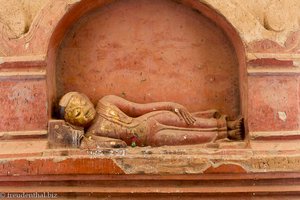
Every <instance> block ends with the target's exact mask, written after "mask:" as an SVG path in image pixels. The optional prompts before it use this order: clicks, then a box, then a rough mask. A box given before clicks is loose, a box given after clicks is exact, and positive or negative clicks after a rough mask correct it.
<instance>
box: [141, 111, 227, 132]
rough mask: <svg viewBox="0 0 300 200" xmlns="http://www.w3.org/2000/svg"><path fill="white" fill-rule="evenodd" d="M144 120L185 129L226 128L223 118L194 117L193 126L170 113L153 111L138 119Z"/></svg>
mask: <svg viewBox="0 0 300 200" xmlns="http://www.w3.org/2000/svg"><path fill="white" fill-rule="evenodd" d="M140 118H141V119H144V120H155V121H157V122H158V123H160V124H162V125H167V126H173V127H185V128H204V129H205V128H220V127H225V128H226V120H225V118H222V117H221V118H220V119H216V118H199V117H195V119H196V121H195V123H194V124H191V125H188V124H187V123H186V122H185V121H184V120H183V119H181V118H180V117H179V116H178V115H176V114H175V113H173V112H170V111H155V112H151V113H148V114H146V115H143V116H141V117H140Z"/></svg>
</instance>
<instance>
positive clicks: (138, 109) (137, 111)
mask: <svg viewBox="0 0 300 200" xmlns="http://www.w3.org/2000/svg"><path fill="white" fill-rule="evenodd" d="M100 101H101V102H102V103H105V102H107V103H110V104H113V105H115V106H117V107H118V108H119V109H120V110H122V111H123V112H124V113H125V114H127V115H128V116H131V117H139V116H141V115H144V114H147V113H149V112H154V111H164V110H166V111H172V112H175V113H176V114H177V115H178V116H179V117H181V118H183V119H184V120H185V121H186V122H187V123H188V124H192V123H194V121H195V119H194V118H193V117H192V115H191V114H190V113H189V112H188V111H187V110H186V109H185V107H184V106H182V105H180V104H177V103H173V102H155V103H147V104H139V103H134V102H130V101H128V100H126V99H123V98H121V97H118V96H114V95H108V96H105V97H103V98H102V99H101V100H100Z"/></svg>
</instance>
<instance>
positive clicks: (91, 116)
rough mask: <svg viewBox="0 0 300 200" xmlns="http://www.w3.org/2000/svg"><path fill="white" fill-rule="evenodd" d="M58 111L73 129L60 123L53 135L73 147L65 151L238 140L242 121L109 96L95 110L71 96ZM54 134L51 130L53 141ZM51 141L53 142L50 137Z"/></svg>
mask: <svg viewBox="0 0 300 200" xmlns="http://www.w3.org/2000/svg"><path fill="white" fill-rule="evenodd" d="M59 106H60V114H61V116H63V117H64V119H65V121H66V122H67V123H69V126H70V127H72V128H71V129H70V128H69V129H68V128H66V127H65V126H66V125H65V124H62V125H61V126H56V129H53V130H55V131H56V133H57V132H59V129H60V134H61V133H62V132H63V134H64V135H63V136H62V135H60V138H64V139H62V140H61V141H65V142H67V143H68V142H69V143H72V144H70V145H69V146H74V144H75V146H76V144H78V146H79V144H80V147H81V148H97V147H125V146H126V144H127V145H131V146H149V145H150V146H163V145H188V144H201V143H211V142H215V141H216V140H218V139H225V138H229V139H232V140H241V139H242V138H243V119H242V118H239V119H237V120H235V121H229V120H228V119H227V117H226V116H225V115H221V114H220V113H219V112H217V111H216V110H209V111H204V112H197V113H193V114H191V113H189V112H188V111H187V109H186V108H185V107H184V106H182V105H180V104H177V103H173V102H156V103H148V104H138V103H133V102H130V101H127V100H125V99H123V98H121V97H118V96H113V95H109V96H105V97H103V98H102V99H100V100H99V102H98V105H97V107H96V109H95V108H94V105H93V104H92V103H91V101H90V100H89V99H88V97H87V96H86V95H84V94H81V93H77V92H70V93H67V94H66V95H64V96H63V97H62V99H61V100H60V102H59ZM52 127H55V126H52ZM76 127H85V128H86V130H87V131H86V133H85V135H84V136H83V133H82V128H76ZM53 130H50V135H52V136H53ZM62 130H63V131H62ZM77 136H79V137H77ZM68 138H70V139H68ZM74 138H75V139H74ZM76 138H77V140H76ZM78 140H80V141H81V143H80V142H78ZM51 141H52V143H53V141H54V142H57V141H58V140H57V139H55V137H54V139H53V138H52V140H51ZM51 141H50V142H51Z"/></svg>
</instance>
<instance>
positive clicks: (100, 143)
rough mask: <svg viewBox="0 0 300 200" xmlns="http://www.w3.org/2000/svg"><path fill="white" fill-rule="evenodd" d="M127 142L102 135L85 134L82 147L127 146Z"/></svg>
mask: <svg viewBox="0 0 300 200" xmlns="http://www.w3.org/2000/svg"><path fill="white" fill-rule="evenodd" d="M125 147H127V144H126V143H125V142H124V141H122V140H118V139H113V138H108V137H100V136H94V135H91V136H84V138H83V139H82V140H81V144H80V148H81V149H98V148H125Z"/></svg>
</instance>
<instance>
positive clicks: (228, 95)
mask: <svg viewBox="0 0 300 200" xmlns="http://www.w3.org/2000/svg"><path fill="white" fill-rule="evenodd" d="M64 27H67V26H64ZM61 32H62V31H61ZM237 40H238V42H236V41H237ZM240 44H241V43H240V40H239V38H238V37H237V35H236V33H235V32H234V30H233V28H232V27H231V25H229V24H228V23H227V22H226V21H225V20H224V19H223V18H221V17H220V16H218V15H217V14H216V13H215V12H214V11H211V9H209V8H208V7H206V6H205V5H203V4H201V3H199V2H195V1H184V2H181V1H172V0H119V1H113V2H109V1H107V2H106V3H105V4H103V5H101V6H98V7H96V8H93V9H90V10H89V11H88V12H86V13H85V14H83V15H82V16H80V17H77V19H76V20H74V22H73V23H72V24H71V25H69V27H68V29H67V30H65V33H64V37H62V39H61V40H60V45H59V47H58V48H57V50H56V56H55V59H53V62H54V63H55V65H56V67H54V69H53V70H54V71H55V72H54V73H53V74H55V75H54V76H55V78H54V79H53V80H54V81H53V80H52V81H53V86H52V88H53V90H52V93H53V94H52V95H53V96H52V97H53V98H52V100H53V101H54V102H57V101H58V100H59V98H60V97H61V96H62V95H63V94H65V93H67V92H70V91H78V92H82V93H85V94H86V95H87V96H88V97H90V99H91V100H92V102H93V103H94V104H96V103H97V100H99V99H100V98H101V97H102V96H104V95H109V94H114V95H118V96H121V97H124V98H126V99H128V100H130V101H134V102H139V103H147V102H155V101H174V102H177V103H180V104H182V105H184V106H186V107H187V108H188V109H189V110H190V111H191V112H195V111H200V110H207V109H218V110H220V111H221V112H222V113H224V114H227V115H229V116H230V117H231V118H235V117H237V116H239V115H244V114H245V112H246V109H245V106H243V105H245V103H243V99H246V98H245V94H244V93H243V91H245V90H244V87H245V86H242V85H240V82H242V79H243V77H244V73H243V72H244V70H243V69H242V64H241V63H242V62H241V60H242V59H240V58H239V57H240V55H239V52H241V51H240V49H239V48H240V47H241V46H242V45H240ZM54 63H53V64H54ZM50 94H51V92H50Z"/></svg>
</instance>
